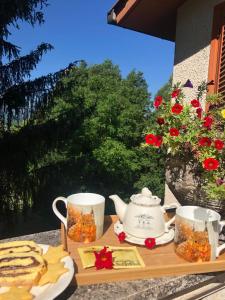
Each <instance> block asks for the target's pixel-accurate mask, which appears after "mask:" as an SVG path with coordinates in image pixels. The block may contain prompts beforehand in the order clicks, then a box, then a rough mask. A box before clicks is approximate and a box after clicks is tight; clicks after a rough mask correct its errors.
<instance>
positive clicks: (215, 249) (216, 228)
mask: <svg viewBox="0 0 225 300" xmlns="http://www.w3.org/2000/svg"><path fill="white" fill-rule="evenodd" d="M224 225H225V221H221V216H220V214H218V213H217V212H215V211H214V210H211V209H207V208H203V207H199V206H181V207H179V208H178V209H177V210H176V217H175V238H174V242H175V245H176V253H177V254H179V255H180V256H182V257H183V258H185V259H186V260H189V261H209V260H215V259H216V257H218V256H219V254H220V252H221V251H222V250H224V249H225V243H223V244H222V245H219V233H220V232H221V231H222V229H223V226H224Z"/></svg>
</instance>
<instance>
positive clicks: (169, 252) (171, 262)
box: [61, 216, 225, 285]
mask: <svg viewBox="0 0 225 300" xmlns="http://www.w3.org/2000/svg"><path fill="white" fill-rule="evenodd" d="M117 220H118V218H117V216H105V226H104V234H103V236H102V237H101V239H99V240H97V241H95V242H93V243H89V244H84V243H76V242H73V241H71V240H70V239H69V238H66V235H65V229H64V226H63V225H62V227H61V229H62V230H61V239H62V244H63V245H64V247H65V249H67V250H68V252H69V253H70V255H71V256H72V258H73V259H74V262H75V281H76V284H77V285H85V284H94V283H102V282H110V281H122V280H134V279H146V278H151V277H162V276H177V275H185V274H196V273H204V272H207V273H208V272H215V271H224V270H225V253H223V254H222V255H220V257H219V258H218V259H217V260H216V261H211V262H204V263H190V262H187V261H185V260H183V259H182V258H180V257H178V256H177V255H176V254H175V252H174V243H173V242H170V243H169V244H166V245H162V246H157V247H156V248H154V249H152V250H149V249H147V248H146V247H144V246H137V248H138V251H139V253H140V255H141V257H142V258H143V260H144V262H145V265H146V267H145V268H136V269H123V270H114V269H112V270H106V269H104V270H98V271H97V270H95V268H89V269H84V268H83V267H82V263H81V260H80V256H79V254H78V251H77V248H78V247H84V246H85V245H87V246H92V245H102V246H105V245H110V246H119V245H121V246H124V247H126V246H134V245H131V244H129V243H127V242H123V243H122V244H120V243H119V241H118V239H117V236H116V235H115V233H114V230H113V224H114V223H115V222H116V221H117Z"/></svg>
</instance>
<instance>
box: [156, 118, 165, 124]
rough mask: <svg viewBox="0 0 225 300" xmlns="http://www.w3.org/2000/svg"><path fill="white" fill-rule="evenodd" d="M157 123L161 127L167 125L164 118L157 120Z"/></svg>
mask: <svg viewBox="0 0 225 300" xmlns="http://www.w3.org/2000/svg"><path fill="white" fill-rule="evenodd" d="M157 123H158V124H159V125H163V124H165V120H164V118H157Z"/></svg>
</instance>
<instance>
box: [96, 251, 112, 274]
mask: <svg viewBox="0 0 225 300" xmlns="http://www.w3.org/2000/svg"><path fill="white" fill-rule="evenodd" d="M94 255H95V267H96V269H97V270H100V269H103V268H105V269H112V268H113V260H112V251H107V247H104V248H103V249H102V250H101V251H99V252H97V251H94Z"/></svg>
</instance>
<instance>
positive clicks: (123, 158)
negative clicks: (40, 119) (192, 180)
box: [46, 61, 164, 209]
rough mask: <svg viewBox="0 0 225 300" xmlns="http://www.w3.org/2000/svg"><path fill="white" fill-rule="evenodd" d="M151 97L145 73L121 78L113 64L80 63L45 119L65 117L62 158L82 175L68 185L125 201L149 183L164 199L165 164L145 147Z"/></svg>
mask: <svg viewBox="0 0 225 300" xmlns="http://www.w3.org/2000/svg"><path fill="white" fill-rule="evenodd" d="M149 98H150V95H149V93H148V90H147V84H146V82H145V80H144V78H143V74H142V73H140V72H135V71H132V72H131V73H130V74H129V75H128V76H127V78H122V77H121V74H120V70H119V68H118V66H115V65H113V64H112V63H111V61H105V62H104V63H103V64H101V65H93V66H87V65H86V64H81V65H80V66H79V67H78V68H73V69H72V70H71V71H70V73H69V75H68V76H67V78H65V79H63V80H62V81H60V83H58V84H57V87H56V90H55V93H54V100H53V102H52V104H51V106H50V107H49V110H48V112H47V114H46V120H47V121H48V122H49V121H50V120H55V121H56V122H58V121H60V120H62V119H64V120H65V122H66V123H67V126H68V130H67V132H66V133H65V132H64V133H63V138H64V141H65V143H64V145H65V147H63V146H62V147H61V148H60V149H58V151H59V152H58V154H59V153H61V157H62V156H65V157H66V161H67V162H68V164H70V165H71V166H73V168H76V170H77V172H76V174H75V172H74V174H73V178H74V180H71V176H70V180H68V178H66V179H65V180H67V184H68V183H69V182H71V183H72V185H73V187H74V189H75V190H76V191H81V190H82V191H87V190H89V191H90V190H91V191H95V192H96V191H98V192H100V193H102V194H104V195H109V194H111V193H115V192H116V193H119V194H120V195H121V196H123V197H125V198H128V196H130V194H131V193H133V192H136V191H137V190H140V188H142V187H143V186H145V185H147V186H148V187H149V188H150V189H152V190H153V191H154V192H155V193H157V194H158V195H159V196H162V195H163V189H164V186H163V184H162V181H163V178H164V176H161V174H162V173H163V172H162V171H161V169H162V165H163V164H162V162H161V161H160V160H157V159H156V158H155V159H153V157H156V153H155V150H151V151H150V150H149V149H145V148H142V147H140V145H141V143H142V142H143V141H144V131H145V128H146V125H147V123H148V119H149V116H150V115H151V111H150V108H149V103H150V102H149ZM76 166H77V167H76ZM78 166H79V167H78ZM149 167H150V168H149ZM69 173H70V172H69ZM64 178H65V177H64ZM75 180H76V182H74V181H75ZM75 186H76V188H75ZM67 189H68V188H67ZM70 189H71V187H70ZM109 209H110V208H109Z"/></svg>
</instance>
